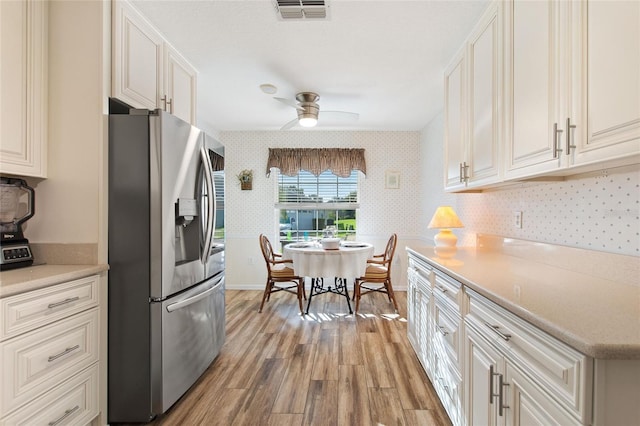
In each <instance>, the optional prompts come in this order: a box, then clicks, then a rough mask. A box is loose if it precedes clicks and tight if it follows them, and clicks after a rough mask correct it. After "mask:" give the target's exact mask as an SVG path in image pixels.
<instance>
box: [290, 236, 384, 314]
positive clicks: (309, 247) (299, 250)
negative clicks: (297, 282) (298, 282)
mask: <svg viewBox="0 0 640 426" xmlns="http://www.w3.org/2000/svg"><path fill="white" fill-rule="evenodd" d="M373 250H374V249H373V245H371V244H367V243H359V242H355V241H345V242H342V243H341V245H340V248H339V249H336V250H325V249H323V248H322V246H321V245H320V243H318V242H312V241H310V242H299V243H292V244H288V245H286V246H285V247H284V250H283V252H282V258H283V259H291V261H292V263H293V270H294V272H295V274H296V275H297V276H299V277H310V278H311V292H310V294H309V300H308V302H307V313H309V306H310V305H311V298H312V297H313V296H314V295H318V294H322V293H329V292H330V293H335V294H340V295H343V296H345V297H346V298H347V306H348V307H349V312H350V313H353V312H352V310H351V304H350V303H349V300H350V299H349V292H348V291H347V285H346V284H347V282H348V281H349V280H354V279H355V278H358V277H361V276H363V275H364V274H365V271H366V269H367V259H370V258H372V257H373ZM329 277H330V278H335V281H334V282H335V285H334V286H331V285H328V286H327V287H326V288H325V286H324V278H329Z"/></svg>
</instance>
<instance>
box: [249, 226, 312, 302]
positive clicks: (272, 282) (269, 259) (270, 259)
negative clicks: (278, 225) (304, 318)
mask: <svg viewBox="0 0 640 426" xmlns="http://www.w3.org/2000/svg"><path fill="white" fill-rule="evenodd" d="M260 249H261V250H262V256H264V260H265V262H266V264H267V284H266V287H265V289H264V294H263V295H262V303H260V310H259V311H258V312H262V307H263V306H264V302H265V300H266V301H269V298H270V297H271V293H275V292H278V291H286V292H288V293H293V294H295V295H297V296H298V305H299V306H300V313H302V314H304V312H303V310H302V298H303V297H304V299H305V300H306V298H307V295H306V294H305V291H304V278H301V277H298V276H296V275H295V274H294V272H293V269H292V268H290V267H289V266H286V264H289V265H291V260H287V259H282V255H281V254H279V253H275V252H274V251H273V247H272V246H271V242H269V239H268V238H267V237H266V236H265V235H263V234H260ZM291 266H292V265H291ZM284 283H289V285H283V284H284ZM294 288H295V289H296V290H295V291H294V290H292V289H294Z"/></svg>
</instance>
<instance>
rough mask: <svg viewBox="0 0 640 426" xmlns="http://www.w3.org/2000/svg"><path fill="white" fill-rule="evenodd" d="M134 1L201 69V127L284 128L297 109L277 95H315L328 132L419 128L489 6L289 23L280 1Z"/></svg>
mask: <svg viewBox="0 0 640 426" xmlns="http://www.w3.org/2000/svg"><path fill="white" fill-rule="evenodd" d="M133 3H134V5H135V6H136V7H137V8H138V9H139V10H140V11H141V12H142V13H143V14H144V15H145V16H147V17H148V19H149V20H150V21H151V22H152V23H153V25H154V26H155V27H156V28H157V29H158V30H159V31H160V32H161V33H162V34H163V35H164V36H165V37H166V38H167V39H168V40H169V41H170V42H171V44H173V46H174V47H175V48H176V49H178V50H179V51H180V52H181V53H182V54H183V56H184V57H185V58H186V59H187V60H188V61H189V62H191V63H192V65H194V66H195V68H196V69H198V72H199V74H198V126H199V127H202V128H204V129H211V130H219V131H224V130H277V129H279V128H280V127H282V126H283V125H284V124H285V123H287V122H289V121H291V120H293V119H295V118H296V110H295V109H294V108H292V107H290V106H287V105H285V104H283V103H281V102H277V101H275V100H273V99H272V96H278V97H283V98H288V99H294V97H295V94H296V93H297V92H300V91H313V92H316V93H318V94H319V95H320V101H319V102H318V103H319V105H320V117H319V124H318V127H317V128H318V129H325V130H327V129H340V130H408V131H416V130H420V129H422V128H423V127H424V126H425V125H426V124H427V123H428V122H429V121H430V120H431V119H432V118H433V117H434V116H435V115H436V114H437V113H438V112H439V111H440V110H441V109H442V107H443V78H442V75H443V70H444V68H445V67H446V65H447V63H448V62H449V61H450V59H451V58H452V56H453V55H454V54H455V53H456V51H457V49H458V48H459V47H460V46H461V45H462V42H463V41H464V39H465V37H466V36H467V34H468V33H469V32H470V30H471V27H472V26H473V23H474V22H475V21H476V20H477V18H478V17H479V16H480V14H481V13H482V11H483V10H484V8H485V7H486V5H487V3H488V2H487V1H486V0H471V1H454V0H449V1H445V0H440V1H433V0H411V1H401V0H385V1H383V0H351V1H348V0H328V1H327V4H328V6H329V17H328V19H327V20H323V21H311V20H303V21H283V20H279V19H278V18H277V14H276V9H275V5H274V2H272V0H254V1H249V0H226V1H202V0H201V1H190V0H171V1H166V0H135V1H134V2H133ZM263 83H270V84H273V85H275V86H276V87H277V88H278V92H277V93H276V94H275V95H267V94H264V93H263V92H262V91H261V90H260V88H259V86H260V84H263ZM323 110H324V111H350V112H357V113H359V114H360V119H359V120H358V121H357V122H356V123H345V122H339V121H331V120H328V119H327V120H323V117H322V111H323ZM294 129H296V128H295V127H294Z"/></svg>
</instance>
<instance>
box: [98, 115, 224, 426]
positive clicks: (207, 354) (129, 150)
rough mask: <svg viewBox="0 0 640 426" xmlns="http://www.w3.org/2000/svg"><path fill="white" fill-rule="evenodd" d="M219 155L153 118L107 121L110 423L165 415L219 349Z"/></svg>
mask: <svg viewBox="0 0 640 426" xmlns="http://www.w3.org/2000/svg"><path fill="white" fill-rule="evenodd" d="M216 145H218V146H216ZM222 149H223V148H222V147H221V145H219V144H217V143H216V142H215V141H214V140H213V139H212V138H210V137H208V136H206V135H205V134H204V133H203V132H202V131H200V130H199V129H197V128H196V127H193V126H191V125H190V124H189V123H186V122H184V121H182V120H180V119H178V118H176V117H174V116H172V115H170V114H168V113H166V112H164V111H161V110H154V111H149V110H135V109H131V110H127V113H124V114H110V115H109V236H108V238H109V289H108V292H109V314H108V315H109V332H108V335H109V349H108V353H109V362H108V366H109V369H108V421H109V423H132V422H147V421H149V420H151V419H153V418H154V417H155V416H157V415H159V414H162V413H164V412H165V411H166V410H168V409H169V408H170V407H171V406H172V405H173V404H174V403H175V402H176V401H177V400H178V399H179V398H180V397H181V396H182V395H183V394H184V393H185V392H186V391H187V390H188V389H189V388H190V387H191V385H193V383H194V382H195V381H196V380H197V379H198V378H199V377H200V376H201V375H202V373H203V372H204V371H205V370H206V369H207V367H209V365H210V364H211V362H212V361H213V360H214V358H215V357H216V356H217V355H218V354H219V352H220V349H221V347H222V344H223V343H224V337H225V299H224V288H225V285H224V172H223V171H222V170H220V169H221V168H222V166H221V164H223V163H224V161H223V159H222V157H221V156H220V153H221V152H222V151H221V150H222Z"/></svg>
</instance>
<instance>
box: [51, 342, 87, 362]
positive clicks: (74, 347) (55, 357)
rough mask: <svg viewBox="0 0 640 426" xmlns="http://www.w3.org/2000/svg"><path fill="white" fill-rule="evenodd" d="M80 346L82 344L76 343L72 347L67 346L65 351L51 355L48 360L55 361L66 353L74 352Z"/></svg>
mask: <svg viewBox="0 0 640 426" xmlns="http://www.w3.org/2000/svg"><path fill="white" fill-rule="evenodd" d="M79 348H80V345H75V346H73V347H71V348H67V349H65V350H64V351H62V352H60V353H59V354H57V355H51V356H50V357H49V358H48V359H47V362H52V361H55V360H56V359H58V358H60V357H61V356H65V355H66V354H68V353H71V352H73V351H75V350H76V349H79Z"/></svg>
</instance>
